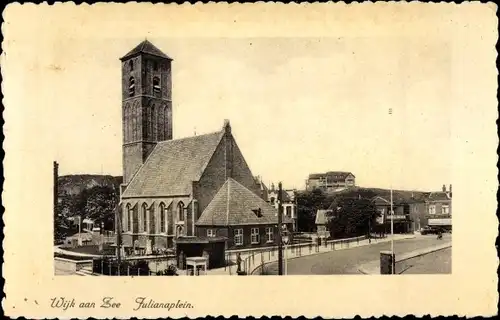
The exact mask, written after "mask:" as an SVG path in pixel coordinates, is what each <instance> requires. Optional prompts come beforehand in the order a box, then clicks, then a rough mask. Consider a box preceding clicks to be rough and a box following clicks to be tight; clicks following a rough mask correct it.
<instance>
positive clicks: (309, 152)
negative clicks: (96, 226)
mask: <svg viewBox="0 0 500 320" xmlns="http://www.w3.org/2000/svg"><path fill="white" fill-rule="evenodd" d="M75 16H76V17H77V18H78V19H80V20H77V21H80V24H74V23H73V24H69V25H68V28H67V29H64V28H62V27H61V25H62V23H59V24H57V26H58V27H57V28H56V27H55V26H53V25H52V24H51V23H50V21H51V20H50V18H53V19H55V14H54V15H48V16H46V17H45V20H44V19H42V18H43V17H40V21H38V24H36V23H34V24H33V28H37V26H38V28H44V29H46V30H48V31H50V32H45V33H43V34H44V36H40V37H34V36H33V34H29V32H26V33H24V34H23V35H24V36H19V37H17V39H16V42H15V46H13V48H12V49H11V50H12V51H11V52H13V54H15V55H19V56H17V58H19V59H21V58H22V59H23V61H24V62H25V63H24V64H23V65H22V68H23V69H24V71H25V72H26V71H28V72H29V73H28V74H30V76H29V77H28V76H23V77H21V76H20V77H19V79H16V80H17V82H16V84H17V85H18V86H20V87H21V88H22V89H20V90H23V92H33V93H36V94H34V95H32V96H30V97H29V98H26V99H30V101H25V103H27V104H30V106H31V109H30V110H31V112H30V114H28V115H26V114H25V115H26V116H27V117H28V119H29V121H32V122H31V123H30V122H26V121H25V125H26V126H27V128H30V127H31V128H34V127H39V128H43V133H41V131H42V130H39V134H43V135H44V136H45V137H46V138H47V139H48V140H50V144H47V145H46V146H45V148H46V149H45V150H46V152H51V154H52V155H53V159H56V160H57V161H58V162H60V170H61V174H74V173H95V174H100V173H103V174H112V175H121V173H122V171H121V170H122V165H121V162H122V154H121V152H122V149H121V143H122V136H121V132H122V131H121V91H120V90H121V88H120V86H121V82H120V61H119V60H118V59H119V58H120V57H121V56H123V55H124V54H125V53H127V52H128V51H129V50H131V49H132V48H133V47H134V46H136V45H137V44H138V43H140V42H141V41H142V40H144V38H146V37H147V38H148V40H150V41H151V42H153V43H154V44H155V45H156V46H157V47H158V48H160V49H161V50H162V51H164V52H165V53H167V54H168V55H169V56H171V57H172V58H173V59H174V62H173V127H174V132H173V134H174V138H181V137H186V136H191V135H193V134H194V132H195V131H196V132H197V133H198V134H202V133H208V132H213V131H217V130H220V128H221V126H222V124H223V121H224V119H229V120H230V121H231V125H232V127H233V133H234V135H235V137H236V140H237V143H238V144H239V146H240V148H241V150H242V151H243V154H244V156H245V157H246V160H247V162H248V164H249V165H250V168H251V170H252V172H253V173H254V175H260V176H262V178H263V180H264V181H265V182H271V181H273V182H277V181H280V180H281V181H283V183H284V186H285V187H287V188H292V187H296V188H303V187H304V182H305V179H306V178H307V176H308V174H310V173H315V172H323V171H328V170H332V171H337V170H338V171H351V172H353V173H354V174H355V175H356V177H357V183H358V184H359V185H361V186H371V187H390V186H391V185H392V186H394V187H395V188H405V189H423V190H439V189H440V188H441V186H442V185H443V184H449V183H451V171H450V166H451V165H452V159H451V153H452V150H451V148H452V146H451V143H450V135H451V123H450V119H451V112H452V107H453V106H452V99H451V96H452V90H451V79H452V73H453V54H452V53H453V50H452V49H453V46H452V44H451V43H450V40H449V39H450V38H449V37H445V36H443V35H442V34H441V33H437V32H436V33H432V32H430V31H428V32H425V33H415V32H412V33H406V34H405V33H404V32H399V31H398V29H397V28H395V29H394V30H393V29H390V28H389V29H386V32H383V33H382V32H374V33H373V34H371V33H370V32H357V33H354V32H353V33H349V32H347V31H346V32H344V33H343V32H334V33H332V35H331V36H324V35H322V36H304V35H301V36H297V37H291V36H289V35H288V36H286V37H285V36H274V35H272V34H271V35H270V36H267V37H264V36H261V35H260V36H257V37H254V36H246V35H245V34H242V35H241V36H238V37H235V36H234V35H233V36H231V37H215V36H204V37H196V36H190V37H182V36H169V35H168V32H167V31H165V32H163V33H161V32H159V31H158V29H157V28H155V29H154V30H152V28H150V27H148V26H149V25H148V24H146V23H145V25H144V28H143V29H141V28H139V27H138V28H135V29H134V31H133V32H130V30H132V27H131V25H132V23H136V24H137V21H133V20H132V21H129V22H128V23H127V26H128V28H122V29H120V30H121V33H120V31H117V30H115V31H114V34H115V36H112V35H111V34H112V33H111V32H110V31H109V30H108V29H106V26H110V25H111V24H113V21H110V20H107V21H104V22H103V21H98V20H92V21H89V20H86V19H85V16H86V15H85V14H84V13H81V14H80V15H75ZM71 18H73V21H72V22H74V19H76V18H75V17H66V19H69V20H68V21H70V19H71ZM114 22H116V21H114ZM122 23H123V22H122ZM139 25H140V24H139ZM161 25H162V26H163V27H164V29H165V30H168V26H169V21H168V20H167V19H165V20H162V21H161ZM101 28H102V30H103V31H102V32H99V30H101ZM32 31H34V30H32ZM389 108H392V109H393V115H392V117H391V116H389V114H388V109H389Z"/></svg>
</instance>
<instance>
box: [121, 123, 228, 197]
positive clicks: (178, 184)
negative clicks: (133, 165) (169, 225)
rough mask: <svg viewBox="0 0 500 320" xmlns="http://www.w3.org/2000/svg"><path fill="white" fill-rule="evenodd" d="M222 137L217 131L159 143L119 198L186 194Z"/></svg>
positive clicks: (198, 178)
mask: <svg viewBox="0 0 500 320" xmlns="http://www.w3.org/2000/svg"><path fill="white" fill-rule="evenodd" d="M223 135H224V129H223V130H222V131H219V132H214V133H209V134H205V135H199V136H194V137H189V138H184V139H176V140H168V141H162V142H159V143H158V144H157V145H156V147H155V148H154V149H153V151H152V152H151V154H150V155H149V157H148V158H147V159H146V162H145V163H144V164H143V165H142V166H141V167H140V168H139V170H138V171H137V173H136V174H135V175H134V177H133V178H132V180H131V181H130V183H129V185H128V187H127V188H126V189H125V192H124V193H123V195H122V197H123V198H127V197H150V196H172V195H189V194H190V193H191V186H192V182H193V181H199V180H200V178H201V176H202V174H203V172H204V171H205V168H206V166H207V165H208V162H209V161H210V159H211V158H212V155H213V154H214V152H215V150H216V148H217V146H218V145H219V143H220V141H221V139H222V137H223Z"/></svg>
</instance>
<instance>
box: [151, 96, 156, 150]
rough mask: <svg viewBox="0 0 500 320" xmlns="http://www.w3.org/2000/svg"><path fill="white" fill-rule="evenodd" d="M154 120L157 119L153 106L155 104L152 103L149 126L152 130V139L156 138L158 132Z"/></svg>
mask: <svg viewBox="0 0 500 320" xmlns="http://www.w3.org/2000/svg"><path fill="white" fill-rule="evenodd" d="M156 121H157V117H156V108H155V105H154V104H153V106H152V107H151V127H152V131H153V134H152V136H151V137H152V138H153V140H155V141H156V140H157V139H158V133H157V131H158V130H157V127H158V126H157V124H156Z"/></svg>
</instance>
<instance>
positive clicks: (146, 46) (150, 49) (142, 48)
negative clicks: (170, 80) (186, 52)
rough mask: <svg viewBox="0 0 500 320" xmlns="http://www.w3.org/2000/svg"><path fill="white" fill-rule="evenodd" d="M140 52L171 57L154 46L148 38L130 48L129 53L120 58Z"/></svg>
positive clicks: (166, 57)
mask: <svg viewBox="0 0 500 320" xmlns="http://www.w3.org/2000/svg"><path fill="white" fill-rule="evenodd" d="M141 53H146V54H150V55H153V56H157V57H160V58H165V59H168V60H172V58H170V57H169V56H167V55H166V54H164V53H163V52H162V51H161V50H160V49H158V48H157V47H155V46H154V45H153V44H152V43H151V42H149V41H148V40H144V41H143V42H141V43H139V44H138V45H137V46H136V47H135V48H134V49H132V50H131V51H130V52H129V53H127V54H126V55H124V56H123V57H122V58H121V59H120V60H125V59H128V58H131V57H133V56H135V55H139V54H141Z"/></svg>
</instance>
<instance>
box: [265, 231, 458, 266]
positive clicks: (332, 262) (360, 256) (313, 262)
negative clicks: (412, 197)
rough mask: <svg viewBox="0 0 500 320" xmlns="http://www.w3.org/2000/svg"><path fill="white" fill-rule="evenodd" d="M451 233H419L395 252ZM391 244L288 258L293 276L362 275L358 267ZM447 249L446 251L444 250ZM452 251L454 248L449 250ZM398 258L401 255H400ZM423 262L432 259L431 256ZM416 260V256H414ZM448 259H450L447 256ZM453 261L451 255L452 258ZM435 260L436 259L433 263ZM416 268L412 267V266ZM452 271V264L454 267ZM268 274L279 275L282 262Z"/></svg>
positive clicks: (397, 245)
mask: <svg viewBox="0 0 500 320" xmlns="http://www.w3.org/2000/svg"><path fill="white" fill-rule="evenodd" d="M450 240H451V235H450V234H445V235H443V240H438V239H436V236H435V235H426V236H421V235H418V236H417V237H416V238H413V239H405V240H397V241H395V242H394V251H395V253H396V256H397V255H398V253H403V252H410V251H414V250H417V249H423V248H428V247H432V246H435V245H438V244H441V243H443V241H450ZM390 249H391V243H390V242H384V243H377V244H372V245H369V246H362V247H356V248H352V249H344V250H338V251H333V252H326V253H321V254H317V255H312V256H305V257H299V258H294V259H289V260H288V265H287V268H288V274H289V275H310V274H317V275H327V274H360V272H359V271H358V269H357V266H359V265H361V264H363V263H368V262H370V261H374V260H377V259H379V258H380V251H384V250H390ZM443 251H446V250H443ZM449 251H450V252H451V250H449ZM396 259H397V258H396ZM420 259H425V260H421V261H429V259H430V258H424V257H421V258H420ZM411 260H413V259H411ZM444 260H446V259H444ZM449 260H451V257H450V259H449ZM431 263H432V262H431ZM410 269H412V268H410ZM410 269H408V271H407V272H405V273H414V272H416V271H418V269H417V268H415V269H414V270H411V271H410ZM450 270H451V267H450ZM266 271H267V273H268V274H274V275H275V274H278V264H277V263H271V264H269V265H267V266H266Z"/></svg>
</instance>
